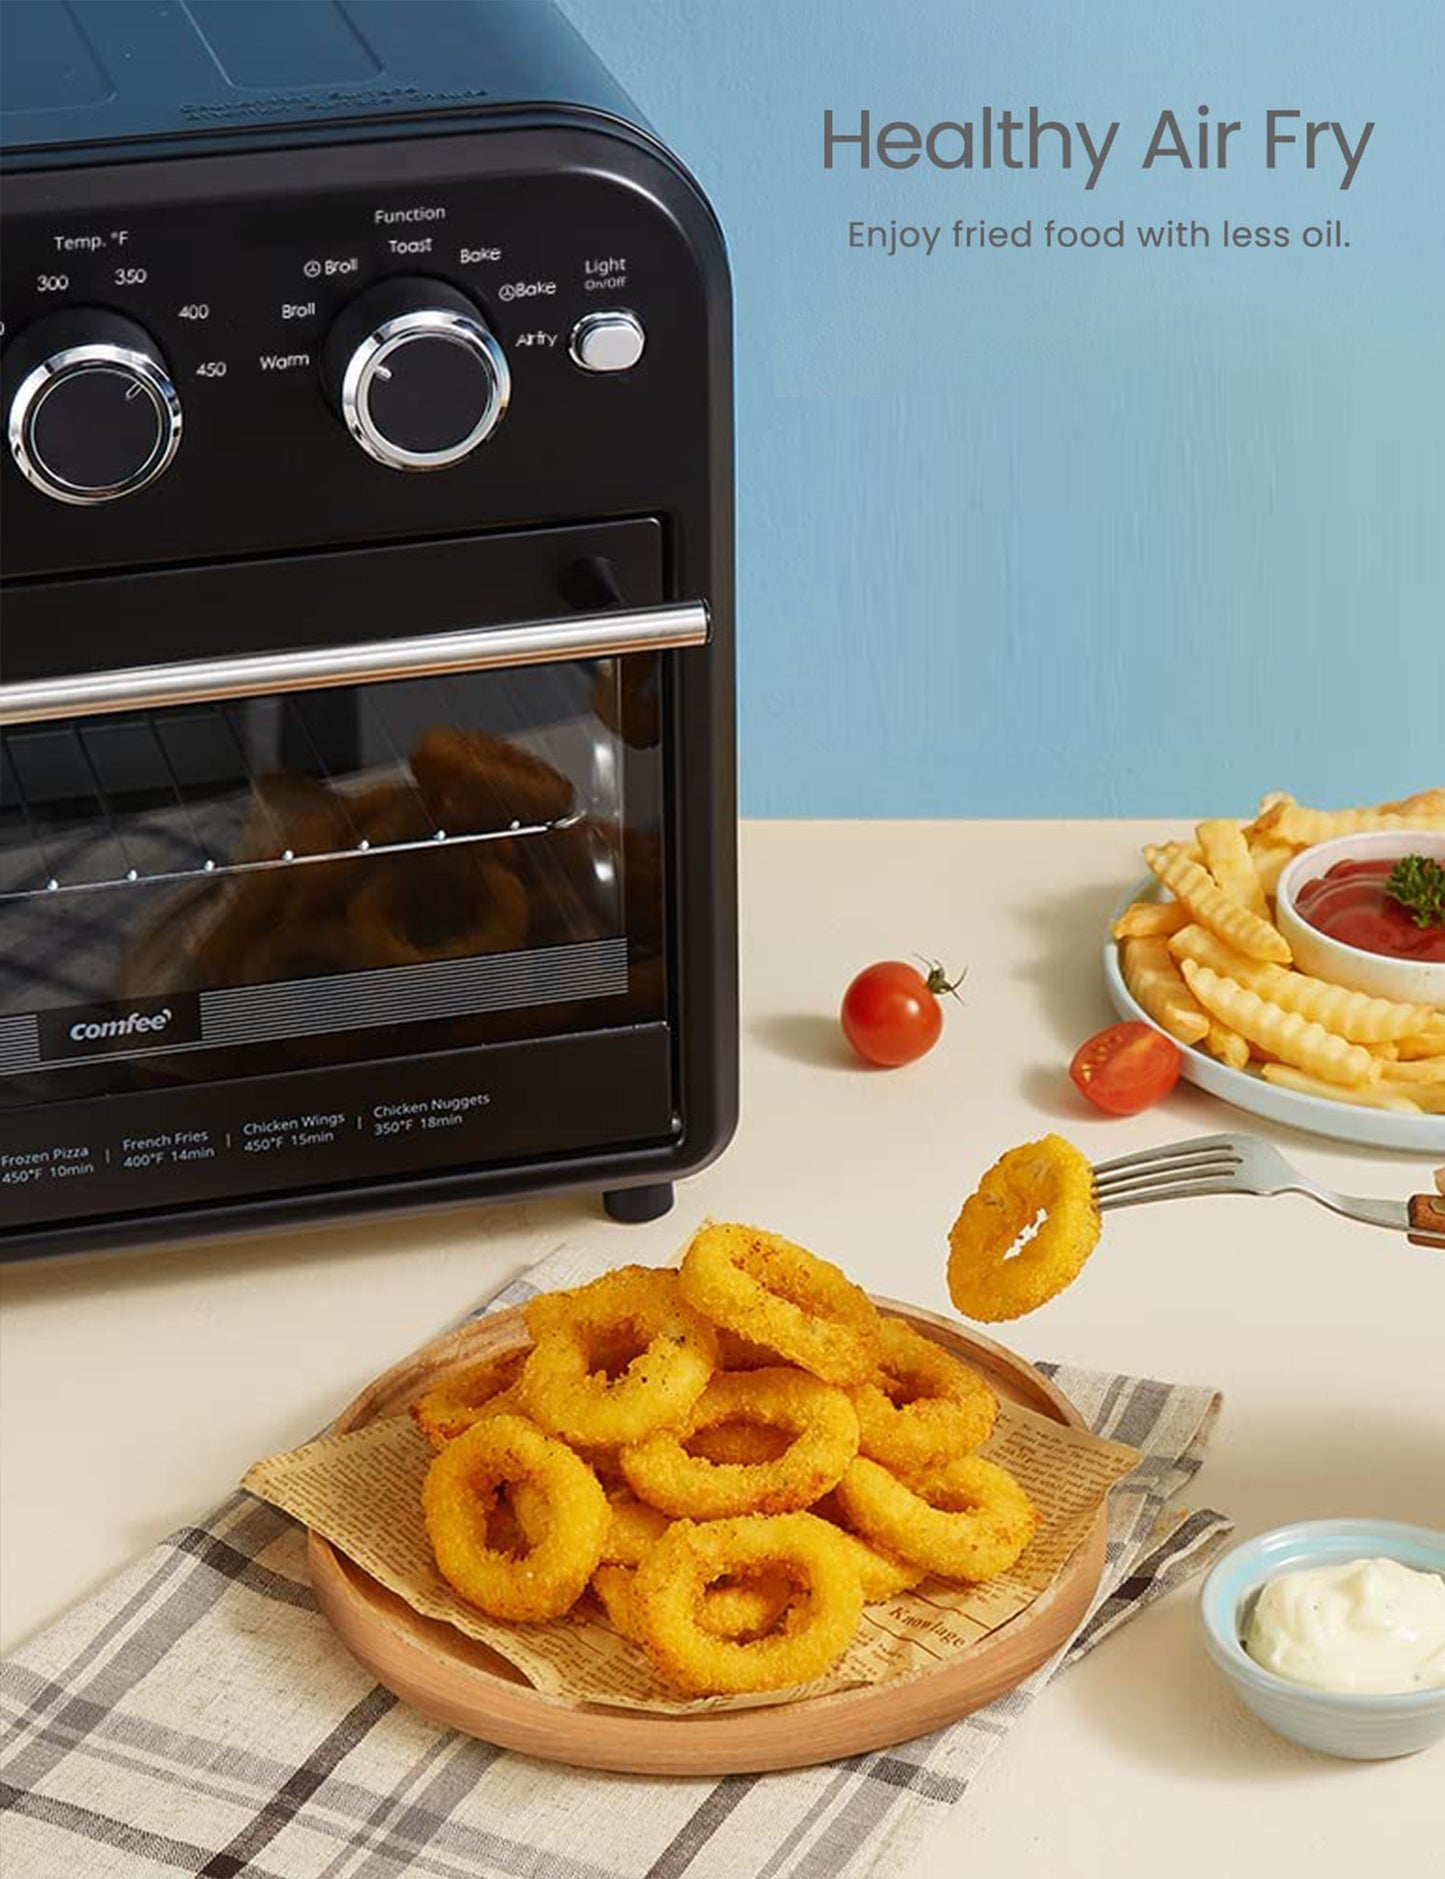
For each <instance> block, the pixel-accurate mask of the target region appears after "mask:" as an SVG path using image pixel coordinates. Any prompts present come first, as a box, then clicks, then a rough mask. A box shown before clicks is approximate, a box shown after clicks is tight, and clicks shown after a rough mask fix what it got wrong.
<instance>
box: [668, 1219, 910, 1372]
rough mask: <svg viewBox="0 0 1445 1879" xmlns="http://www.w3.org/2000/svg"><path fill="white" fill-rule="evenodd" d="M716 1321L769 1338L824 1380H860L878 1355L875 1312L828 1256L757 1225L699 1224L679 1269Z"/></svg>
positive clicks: (693, 1299)
mask: <svg viewBox="0 0 1445 1879" xmlns="http://www.w3.org/2000/svg"><path fill="white" fill-rule="evenodd" d="M678 1282H679V1284H680V1285H681V1287H682V1295H683V1297H684V1298H685V1299H686V1300H687V1302H688V1303H689V1304H690V1305H691V1306H692V1307H693V1308H694V1310H696V1311H700V1312H701V1313H702V1314H703V1316H704V1317H705V1318H710V1319H712V1321H713V1323H714V1324H719V1325H723V1326H725V1327H726V1328H727V1329H728V1330H729V1331H735V1332H737V1333H738V1335H739V1336H740V1337H744V1338H748V1339H750V1340H751V1341H752V1342H753V1343H757V1344H765V1345H767V1346H768V1348H769V1349H771V1350H775V1351H777V1352H779V1353H780V1355H781V1356H782V1357H783V1358H785V1359H786V1360H787V1361H788V1362H790V1363H794V1364H797V1365H799V1366H800V1367H801V1368H802V1369H804V1370H808V1371H811V1372H812V1374H813V1375H814V1376H815V1377H821V1378H822V1379H823V1381H824V1382H825V1383H840V1384H852V1383H862V1382H863V1381H864V1379H865V1378H866V1377H867V1376H868V1374H869V1372H870V1371H871V1370H872V1369H873V1366H874V1364H875V1362H876V1361H877V1357H878V1314H877V1312H876V1311H875V1310H874V1309H873V1302H872V1300H871V1299H870V1298H869V1297H868V1294H867V1293H866V1292H865V1291H863V1290H862V1289H861V1287H859V1286H856V1285H854V1284H853V1282H852V1280H851V1279H849V1278H847V1277H845V1275H844V1274H843V1273H842V1272H841V1271H840V1270H839V1269H838V1267H837V1266H835V1265H832V1264H830V1263H829V1261H828V1260H826V1259H819V1258H818V1257H817V1255H816V1254H814V1253H810V1252H808V1251H806V1250H805V1249H804V1248H803V1247H801V1246H795V1245H793V1243H792V1242H791V1241H790V1240H785V1239H782V1238H780V1237H779V1236H778V1235H777V1234H775V1233H764V1232H763V1231H762V1230H761V1229H760V1228H758V1227H747V1226H737V1225H717V1224H712V1225H708V1226H705V1227H702V1228H701V1229H699V1231H698V1232H697V1233H696V1234H694V1235H693V1239H692V1243H691V1245H690V1246H689V1247H688V1249H687V1252H686V1253H685V1254H684V1255H683V1261H682V1268H681V1270H680V1272H679V1273H678Z"/></svg>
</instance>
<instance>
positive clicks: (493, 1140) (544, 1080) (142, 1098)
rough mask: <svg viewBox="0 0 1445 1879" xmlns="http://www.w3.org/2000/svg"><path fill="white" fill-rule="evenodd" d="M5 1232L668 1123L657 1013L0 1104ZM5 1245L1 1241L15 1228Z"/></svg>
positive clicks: (646, 1135) (632, 1134) (504, 1154)
mask: <svg viewBox="0 0 1445 1879" xmlns="http://www.w3.org/2000/svg"><path fill="white" fill-rule="evenodd" d="M0 1122H3V1128H0V1234H3V1235H5V1236H14V1235H20V1236H23V1235H24V1234H25V1233H26V1232H27V1230H32V1229H36V1228H41V1227H44V1226H45V1225H47V1224H48V1223H50V1222H54V1221H60V1220H70V1219H78V1218H84V1217H85V1216H87V1215H115V1216H118V1217H123V1216H124V1215H125V1214H126V1213H127V1212H152V1211H154V1210H155V1209H157V1208H163V1207H172V1206H180V1205H184V1204H185V1203H187V1202H201V1201H204V1202H206V1203H214V1204H217V1205H223V1204H224V1203H225V1202H226V1201H228V1200H239V1199H243V1198H244V1199H251V1198H254V1197H255V1196H256V1195H258V1194H262V1193H276V1192H285V1191H293V1192H303V1193H304V1192H305V1191H306V1190H307V1189H311V1188H325V1187H340V1186H345V1185H349V1184H356V1183H365V1182H367V1181H376V1180H381V1179H385V1178H386V1177H387V1176H389V1175H399V1174H405V1173H413V1174H414V1173H426V1172H431V1171H434V1172H437V1173H441V1172H444V1171H446V1170H465V1169H469V1168H485V1167H486V1166H488V1165H489V1164H491V1163H497V1162H502V1163H506V1164H508V1165H509V1166H510V1165H512V1164H514V1163H516V1162H519V1161H525V1160H526V1159H527V1158H528V1157H529V1156H546V1157H548V1158H552V1157H555V1156H559V1155H566V1154H569V1153H575V1152H577V1151H580V1150H585V1149H588V1148H591V1147H596V1148H606V1147H613V1146H616V1145H617V1144H621V1143H627V1142H639V1141H661V1140H666V1139H668V1138H669V1137H670V1136H671V1135H672V1134H673V1132H674V1128H675V1123H674V1118H673V1113H672V1095H671V1071H670V1045H669V1038H668V1029H667V1026H666V1025H664V1024H652V1025H638V1026H636V1027H633V1028H629V1029H619V1030H616V1031H599V1032H591V1033H587V1034H585V1035H583V1036H579V1037H569V1038H552V1039H531V1040H528V1041H527V1042H525V1043H521V1044H496V1045H490V1046H487V1047H484V1048H482V1049H479V1050H469V1051H449V1052H442V1053H439V1054H437V1055H435V1056H429V1057H412V1058H401V1059H398V1060H395V1061H393V1062H390V1063H387V1064H363V1065H351V1066H346V1067H345V1068H340V1069H335V1070H315V1071H306V1072H300V1073H296V1072H293V1073H291V1074H289V1075H285V1076H279V1077H261V1078H254V1079H251V1078H247V1079H242V1080H239V1081H236V1082H232V1083H212V1084H206V1083H199V1084H196V1085H194V1086H191V1087H186V1088H183V1089H169V1090H165V1091H155V1092H145V1093H138V1094H134V1095H129V1096H126V1097H123V1098H101V1099H99V1100H95V1101H88V1102H77V1103H67V1104H63V1105H60V1106H58V1107H57V1108H56V1109H55V1110H54V1111H45V1110H32V1111H23V1110H12V1111H8V1112H5V1113H4V1114H3V1117H0ZM0 1243H8V1237H7V1239H6V1240H5V1241H0Z"/></svg>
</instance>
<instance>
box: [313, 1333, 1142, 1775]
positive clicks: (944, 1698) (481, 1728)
mask: <svg viewBox="0 0 1445 1879" xmlns="http://www.w3.org/2000/svg"><path fill="white" fill-rule="evenodd" d="M877 1302H878V1304H879V1305H880V1306H881V1307H882V1308H883V1309H884V1310H886V1311H888V1312H890V1313H892V1314H893V1315H895V1316H897V1317H900V1318H904V1319H906V1320H907V1321H908V1322H909V1323H910V1324H912V1325H913V1326H914V1327H915V1328H916V1329H918V1330H919V1331H921V1332H923V1333H924V1334H925V1335H926V1336H928V1337H931V1338H933V1339H935V1340H936V1341H937V1342H938V1343H940V1344H942V1345H943V1346H944V1348H945V1349H947V1350H950V1351H952V1352H954V1353H955V1354H956V1355H957V1356H959V1357H961V1358H963V1359H964V1361H965V1362H967V1363H969V1364H972V1365H973V1367H974V1368H975V1369H976V1370H979V1371H981V1372H982V1373H983V1374H984V1375H985V1376H986V1377H987V1378H988V1381H989V1383H990V1384H991V1385H992V1387H993V1388H994V1389H995V1390H996V1391H997V1392H998V1394H999V1395H1000V1396H1006V1397H1008V1398H1010V1399H1011V1400H1012V1401H1013V1402H1016V1403H1022V1404H1023V1405H1024V1406H1025V1407H1026V1408H1028V1409H1032V1410H1036V1411H1037V1412H1038V1413H1039V1414H1041V1415H1044V1416H1051V1417H1053V1418H1054V1420H1055V1421H1058V1422H1062V1423H1067V1424H1069V1425H1071V1426H1072V1427H1075V1428H1081V1427H1082V1426H1083V1419H1082V1417H1080V1415H1079V1413H1078V1411H1077V1410H1076V1409H1075V1408H1074V1406H1073V1405H1072V1403H1070V1402H1069V1401H1068V1399H1067V1397H1065V1396H1064V1395H1063V1394H1062V1393H1061V1392H1060V1391H1059V1390H1056V1389H1055V1388H1054V1386H1053V1384H1052V1383H1050V1382H1049V1380H1048V1378H1047V1377H1045V1376H1043V1375H1042V1373H1041V1372H1039V1371H1037V1370H1035V1369H1034V1367H1033V1365H1032V1364H1027V1363H1025V1362H1024V1360H1023V1359H1022V1358H1021V1357H1015V1356H1014V1354H1013V1353H1012V1352H1011V1351H1006V1350H1004V1349H1003V1348H1002V1347H1001V1346H1000V1345H998V1344H995V1343H993V1342H992V1341H991V1340H990V1339H988V1338H984V1337H980V1336H979V1335H978V1334H977V1333H976V1332H974V1331H971V1330H968V1329H966V1328H965V1327H964V1326H962V1325H959V1324H951V1323H949V1322H948V1321H947V1320H946V1319H943V1318H936V1317H934V1316H933V1315H932V1314H931V1313H929V1312H923V1311H918V1310H915V1309H914V1308H913V1307H911V1306H903V1305H899V1304H896V1303H895V1302H893V1301H892V1300H890V1299H879V1300H878V1301H877ZM526 1342H527V1336H526V1327H525V1324H524V1322H523V1318H522V1313H521V1311H520V1310H517V1311H508V1312H500V1313H498V1314H497V1315H496V1316H495V1317H491V1318H481V1319H478V1320H477V1321H476V1322H475V1323H473V1324H469V1325H464V1326H463V1327H462V1328H461V1329H460V1330H458V1331H452V1332H449V1333H448V1334H447V1335H446V1336H445V1337H442V1338H439V1339H437V1341H436V1342H435V1343H433V1344H429V1345H427V1346H426V1348H425V1349H423V1350H421V1351H418V1352H416V1353H415V1355H413V1356H411V1357H408V1358H406V1359H405V1360H404V1361H403V1362H402V1363H400V1364H398V1365H396V1367H395V1368H394V1369H392V1370H388V1371H387V1373H386V1375H385V1376H383V1377H379V1378H378V1379H377V1380H376V1382H375V1383H373V1384H372V1385H371V1386H370V1387H369V1388H368V1389H366V1390H364V1391H363V1392H362V1394H361V1395H360V1396H359V1397H357V1399H356V1401H355V1402H354V1403H352V1404H351V1405H350V1407H349V1408H348V1409H346V1410H344V1411H343V1412H342V1414H341V1415H340V1416H339V1417H338V1418H337V1420H336V1422H335V1424H334V1425H333V1427H334V1432H335V1433H337V1434H342V1433H345V1432H346V1431H347V1430H350V1429H358V1428H360V1427H362V1426H363V1425H364V1424H365V1423H367V1422H370V1421H371V1420H372V1419H373V1418H375V1417H377V1416H388V1415H396V1414H398V1413H399V1412H400V1411H401V1410H403V1409H404V1408H406V1407H407V1405H408V1404H410V1403H411V1402H412V1401H413V1400H414V1399H415V1398H416V1397H417V1396H419V1395H420V1394H421V1393H422V1392H423V1391H424V1390H426V1389H428V1388H430V1386H431V1385H432V1383H433V1382H434V1381H435V1380H436V1378H437V1377H438V1376H439V1375H440V1374H441V1373H442V1372H443V1371H444V1370H447V1369H450V1368H452V1367H453V1366H454V1365H456V1364H459V1363H463V1362H465V1363H472V1362H475V1361H477V1360H478V1359H480V1358H483V1357H488V1356H492V1355H494V1354H496V1353H499V1352H501V1351H504V1350H508V1349H510V1348H512V1347H514V1346H516V1345H519V1344H525V1343H526ZM1105 1526H1106V1515H1105V1510H1104V1509H1103V1508H1100V1510H1099V1515H1098V1518H1097V1520H1096V1521H1095V1522H1094V1524H1093V1526H1092V1527H1091V1528H1090V1530H1089V1534H1088V1537H1087V1538H1086V1539H1085V1541H1084V1543H1083V1545H1082V1546H1080V1547H1079V1549H1078V1551H1077V1552H1076V1553H1075V1554H1074V1555H1073V1557H1072V1558H1071V1559H1070V1560H1069V1562H1068V1564H1067V1565H1066V1566H1065V1567H1064V1569H1063V1571H1062V1572H1061V1573H1060V1574H1059V1576H1058V1578H1057V1579H1056V1580H1055V1581H1054V1583H1053V1585H1051V1586H1050V1587H1049V1589H1048V1590H1047V1591H1046V1592H1044V1593H1043V1594H1041V1596H1040V1597H1038V1598H1036V1599H1035V1600H1034V1602H1033V1604H1032V1605H1030V1606H1028V1608H1027V1609H1026V1610H1024V1611H1022V1612H1020V1613H1019V1615H1018V1616H1017V1617H1016V1618H1014V1619H1011V1620H1010V1621H1009V1622H1008V1623H1007V1624H1005V1625H1002V1626H1000V1628H999V1629H998V1630H997V1631H994V1632H991V1633H990V1634H989V1636H988V1637H986V1638H984V1639H982V1640H981V1642H979V1643H978V1644H975V1645H974V1646H973V1647H972V1649H970V1650H968V1651H966V1652H964V1653H963V1654H962V1655H961V1656H959V1657H957V1658H955V1659H954V1660H953V1661H952V1662H950V1663H946V1664H941V1665H940V1666H939V1667H938V1668H937V1669H936V1670H929V1671H926V1672H923V1673H921V1674H919V1675H917V1676H913V1677H908V1678H904V1679H900V1680H898V1681H897V1682H894V1683H885V1684H879V1685H876V1686H873V1687H869V1688H864V1689H855V1690H840V1691H837V1692H835V1693H833V1694H831V1695H827V1696H818V1697H809V1698H806V1699H804V1700H802V1701H796V1702H781V1703H777V1704H773V1705H769V1706H767V1707H763V1708H753V1709H740V1710H737V1709H735V1710H704V1711H700V1712H698V1713H695V1714H691V1715H685V1716H659V1715H653V1714H648V1713H646V1712H643V1711H638V1710H632V1709H611V1708H606V1707H603V1706H602V1705H598V1704H590V1703H576V1702H571V1701H568V1700H567V1699H565V1698H558V1697H552V1696H544V1695H543V1694H542V1693H541V1692H540V1691H538V1690H535V1689H533V1688H532V1686H531V1684H529V1683H528V1682H527V1681H526V1680H525V1678H524V1677H523V1676H522V1674H521V1672H520V1671H518V1670H516V1669H515V1668H514V1667H513V1666H512V1665H511V1664H509V1663H507V1662H506V1660H505V1659H504V1658H501V1657H498V1656H497V1655H496V1653H495V1652H493V1651H491V1650H489V1649H488V1648H487V1646H486V1645H485V1644H480V1643H477V1642H475V1641H474V1640H473V1639H471V1638H468V1637H466V1636H464V1635H463V1633H462V1632H460V1631H458V1630H456V1629H455V1628H454V1627H453V1626H451V1625H449V1624H445V1623H443V1622H441V1621H439V1620H436V1619H431V1618H423V1617H422V1616H421V1615H420V1613H418V1612H414V1611H413V1610H412V1609H411V1607H410V1606H409V1605H407V1604H405V1603H404V1602H403V1601H402V1600H401V1599H399V1598H397V1597H396V1596H395V1594H393V1593H391V1592H388V1591H387V1590H386V1589H385V1588H384V1587H383V1586H380V1585H378V1584H377V1583H376V1581H375V1580H374V1579H372V1578H370V1577H369V1576H368V1575H367V1574H366V1573H364V1572H362V1571H361V1570H360V1569H359V1568H358V1567H357V1566H355V1565H353V1564H352V1562H351V1561H350V1560H348V1559H347V1558H345V1557H344V1556H343V1555H342V1554H340V1553H339V1552H337V1550H336V1549H335V1548H334V1547H333V1546H332V1545H330V1543H329V1542H328V1541H326V1540H323V1539H322V1538H321V1537H320V1536H319V1535H318V1534H315V1533H313V1534H312V1535H311V1536H310V1540H309V1563H310V1569H311V1583H312V1585H313V1586H314V1588H315V1591H316V1596H317V1599H318V1601H319V1602H320V1605H321V1609H322V1611H323V1612H325V1614H326V1616H327V1617H328V1618H329V1619H330V1621H331V1623H332V1625H333V1626H334V1627H335V1629H336V1631H337V1634H338V1635H339V1636H340V1638H341V1641H342V1642H343V1643H344V1644H345V1645H346V1647H347V1649H348V1650H349V1651H350V1652H351V1654H352V1655H353V1656H354V1657H356V1658H357V1659H358V1660H359V1661H360V1662H361V1663H362V1664H364V1665H365V1666H366V1668H367V1669H368V1670H369V1671H370V1672H371V1673H372V1675H373V1676H375V1677H376V1678H377V1680H378V1681H379V1682H380V1683H383V1684H384V1685H385V1686H386V1688H387V1689H389V1690H391V1691H392V1692H393V1693H394V1694H395V1695H397V1696H399V1697H400V1698H401V1700H402V1702H404V1703H408V1704H410V1705H411V1707H412V1708H413V1709H418V1710H420V1711H421V1712H422V1714H423V1715H426V1716H430V1717H432V1718H433V1720H435V1721H436V1722H440V1723H445V1724H447V1725H448V1726H450V1727H451V1728H453V1729H460V1730H462V1731H463V1732H464V1733H465V1734H467V1735H474V1736H479V1737H480V1738H481V1739H482V1740H483V1741H485V1742H494V1743H496V1744H498V1746H500V1747H502V1748H509V1749H516V1750H518V1751H519V1752H520V1753H521V1754H524V1755H536V1756H539V1757H540V1758H541V1759H542V1760H544V1761H555V1762H570V1763H572V1764H573V1765H574V1766H576V1767H579V1768H608V1769H615V1770H618V1771H620V1772H622V1773H626V1774H643V1775H723V1774H756V1773H762V1772H764V1771H766V1770H768V1769H772V1768H800V1767H805V1766H807V1765H808V1764H809V1763H813V1762H824V1761H835V1760H837V1759H838V1758H839V1757H841V1756H845V1755H857V1754H859V1753H861V1752H863V1751H864V1750H867V1749H875V1748H882V1747H884V1746H886V1745H887V1744H890V1743H894V1742H904V1741H907V1740H908V1739H909V1738H910V1737H912V1736H917V1735H923V1734H925V1733H926V1732H927V1731H929V1730H930V1729H937V1728H939V1727H941V1726H942V1725H943V1724H944V1723H949V1722H955V1721H956V1720H957V1719H958V1718H959V1717H960V1716H966V1715H968V1713H969V1712H970V1711H971V1710H975V1709H980V1708H982V1707H983V1705H984V1704H985V1703H991V1702H992V1701H993V1699H994V1698H995V1697H996V1696H1001V1695H1002V1694H1003V1693H1004V1691H1005V1690H1011V1689H1013V1688H1014V1686H1015V1685H1016V1684H1018V1683H1021V1682H1022V1681H1023V1679H1024V1678H1025V1677H1026V1676H1028V1675H1029V1673H1030V1672H1031V1671H1033V1670H1036V1669H1037V1668H1038V1666H1039V1665H1040V1664H1042V1663H1043V1662H1044V1661H1045V1659H1046V1658H1048V1657H1051V1656H1052V1655H1053V1653H1054V1652H1055V1651H1056V1650H1057V1649H1058V1648H1059V1646H1060V1645H1061V1644H1062V1643H1063V1642H1064V1640H1065V1639H1066V1638H1068V1637H1069V1636H1070V1634H1071V1633H1072V1632H1073V1631H1074V1630H1075V1629H1076V1628H1077V1626H1078V1625H1079V1623H1080V1621H1081V1620H1082V1618H1083V1616H1084V1613H1085V1612H1086V1611H1087V1610H1088V1608H1089V1604H1090V1602H1091V1600H1092V1599H1093V1596H1094V1593H1095V1592H1096V1590H1097V1589H1098V1585H1099V1580H1100V1577H1101V1575H1102V1573H1103V1570H1104V1536H1105Z"/></svg>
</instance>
